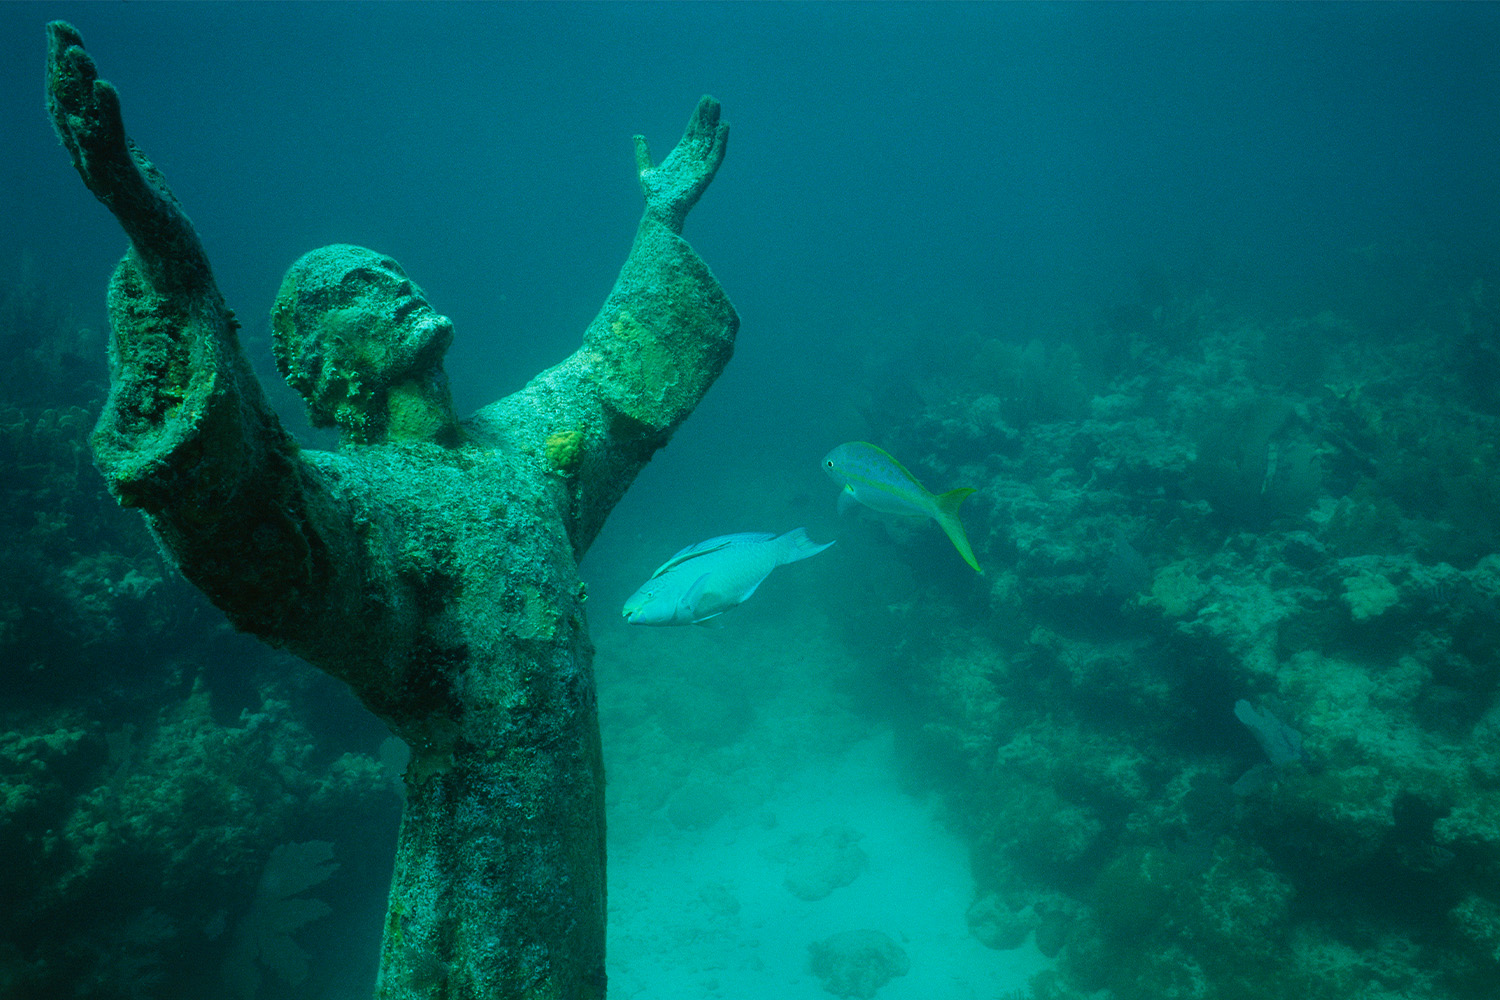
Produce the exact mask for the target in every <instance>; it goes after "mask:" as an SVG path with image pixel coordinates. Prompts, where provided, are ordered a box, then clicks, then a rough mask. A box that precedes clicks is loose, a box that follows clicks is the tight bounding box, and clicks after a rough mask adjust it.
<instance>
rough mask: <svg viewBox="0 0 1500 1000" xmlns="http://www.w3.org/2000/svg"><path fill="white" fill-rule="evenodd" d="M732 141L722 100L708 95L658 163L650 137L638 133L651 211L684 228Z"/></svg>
mask: <svg viewBox="0 0 1500 1000" xmlns="http://www.w3.org/2000/svg"><path fill="white" fill-rule="evenodd" d="M728 141H729V123H728V122H721V121H719V102H718V101H716V100H714V99H713V98H712V97H707V96H705V97H703V98H701V99H700V100H699V101H698V107H697V108H695V109H694V111H693V117H692V118H691V119H689V120H688V125H687V130H686V131H684V132H683V133H682V138H681V139H679V140H678V141H677V145H676V146H674V147H673V148H672V151H671V152H670V153H668V154H667V158H666V159H664V160H662V161H661V163H659V164H657V165H656V166H652V165H651V150H650V149H648V148H647V147H646V137H645V136H640V135H638V136H636V137H635V165H636V169H637V170H638V171H639V172H640V177H641V190H642V191H644V192H645V194H646V211H647V213H648V214H650V215H654V216H656V217H657V218H659V219H661V221H662V222H664V223H665V224H666V225H667V226H668V227H669V228H670V229H671V230H672V231H673V232H674V233H680V232H682V223H683V221H684V220H685V219H686V218H687V214H688V210H689V209H691V208H692V207H693V206H694V205H695V204H697V202H698V198H699V196H701V195H702V194H703V191H704V189H706V188H707V187H708V184H709V182H710V181H712V180H713V179H714V174H715V173H717V172H718V169H719V164H721V163H723V162H724V148H725V145H726V143H727V142H728Z"/></svg>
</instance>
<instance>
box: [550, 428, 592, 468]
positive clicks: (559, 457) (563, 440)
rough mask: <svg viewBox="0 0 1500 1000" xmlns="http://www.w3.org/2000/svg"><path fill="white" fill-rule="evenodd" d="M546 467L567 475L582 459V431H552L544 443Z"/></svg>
mask: <svg viewBox="0 0 1500 1000" xmlns="http://www.w3.org/2000/svg"><path fill="white" fill-rule="evenodd" d="M545 450H546V454H547V467H548V468H549V469H551V470H552V471H553V472H560V473H562V474H563V475H568V474H570V473H572V472H573V471H574V470H576V469H577V468H578V464H579V463H580V462H582V461H583V431H553V432H552V433H551V434H548V435H547V443H546V445H545Z"/></svg>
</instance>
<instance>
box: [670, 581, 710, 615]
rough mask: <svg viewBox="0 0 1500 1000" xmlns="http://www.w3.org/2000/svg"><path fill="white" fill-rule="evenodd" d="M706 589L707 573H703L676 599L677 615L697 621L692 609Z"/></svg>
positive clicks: (701, 598)
mask: <svg viewBox="0 0 1500 1000" xmlns="http://www.w3.org/2000/svg"><path fill="white" fill-rule="evenodd" d="M707 589H708V574H707V573H704V574H703V575H702V576H700V577H698V579H696V580H694V581H693V585H692V586H691V587H689V588H688V589H687V590H684V591H683V592H682V596H681V597H679V598H678V599H677V613H678V615H680V616H681V617H683V618H686V619H687V620H688V621H698V620H699V619H698V617H697V615H696V614H695V613H694V611H693V609H694V608H696V607H697V606H698V602H700V601H701V600H703V594H704V592H705V591H706V590H707Z"/></svg>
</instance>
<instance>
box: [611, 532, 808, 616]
mask: <svg viewBox="0 0 1500 1000" xmlns="http://www.w3.org/2000/svg"><path fill="white" fill-rule="evenodd" d="M832 544H833V543H832V542H828V543H827V544H824V545H819V544H818V543H817V542H814V541H813V540H812V539H810V538H808V537H807V529H806V528H796V529H794V530H792V531H788V532H787V533H786V534H784V535H781V536H776V535H769V534H759V533H749V534H741V535H720V536H718V537H717V538H710V539H708V540H707V541H704V542H699V543H698V544H697V545H689V546H688V547H687V548H685V549H683V550H682V551H681V552H679V553H677V554H676V555H675V556H673V557H672V558H670V559H668V560H667V561H666V562H664V563H662V564H661V567H660V568H658V569H657V571H656V572H655V573H652V574H651V579H649V580H647V581H646V582H645V583H644V584H642V585H641V588H640V589H639V590H637V591H636V592H635V593H634V594H631V595H630V599H629V600H628V601H626V602H625V608H624V610H623V611H622V614H624V616H625V620H626V621H627V622H629V623H630V624H632V625H692V624H695V623H697V622H701V621H707V620H708V619H710V618H713V617H715V616H716V615H722V614H723V613H724V612H726V611H728V610H729V609H730V608H733V607H736V606H738V605H740V604H743V603H744V602H745V601H746V600H747V599H749V597H750V595H751V594H753V593H755V588H757V587H759V586H760V584H761V581H762V580H764V579H765V578H766V577H767V576H769V575H770V574H771V571H772V570H773V569H775V568H776V567H777V566H782V565H785V564H786V563H789V562H796V561H797V560H799V559H806V558H807V557H808V556H815V555H817V554H818V553H819V552H822V551H823V550H824V549H826V548H828V546H829V545H832Z"/></svg>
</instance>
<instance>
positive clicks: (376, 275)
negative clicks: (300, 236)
mask: <svg viewBox="0 0 1500 1000" xmlns="http://www.w3.org/2000/svg"><path fill="white" fill-rule="evenodd" d="M271 332H272V335H273V341H274V345H273V346H274V348H275V351H276V363H277V366H278V367H279V368H280V369H281V373H282V375H283V376H285V378H286V380H287V382H288V383H290V384H291V386H292V388H294V389H296V390H297V391H298V392H300V393H301V394H302V396H303V398H304V399H306V400H307V404H308V413H309V416H310V417H311V418H312V421H313V423H314V424H317V425H319V426H326V425H329V424H338V425H339V426H341V427H345V428H346V429H353V428H357V427H358V426H359V424H360V423H361V421H363V420H366V419H368V416H369V414H370V413H372V412H374V411H375V410H376V409H378V408H379V406H380V405H381V404H382V402H383V396H384V393H385V392H386V391H387V390H389V389H390V388H391V387H392V386H395V385H398V384H400V383H401V382H404V381H407V380H408V379H413V378H426V377H439V376H440V374H441V371H442V363H443V355H444V353H446V352H447V350H448V345H449V344H450V343H451V342H452V340H453V323H452V321H450V320H449V319H448V318H447V317H446V316H440V315H438V314H437V313H435V312H433V311H432V307H431V306H429V305H428V304H427V300H426V299H425V298H423V297H422V293H421V290H420V289H418V288H417V287H416V286H415V285H414V284H412V281H411V279H410V278H408V277H407V276H406V272H405V271H403V270H402V269H401V265H399V264H397V263H396V262H395V261H394V260H392V259H391V258H389V257H387V256H385V255H383V254H378V253H376V252H375V251H373V250H366V249H365V248H364V247H355V246H348V245H344V244H338V245H335V246H330V247H323V248H321V249H318V250H314V251H312V252H311V253H308V254H304V255H303V256H302V257H301V258H300V259H299V260H298V261H297V263H295V264H293V265H292V267H291V269H290V270H289V271H287V274H286V277H285V278H283V279H282V282H281V291H280V292H278V293H277V296H276V305H275V307H274V308H273V309H272V311H271Z"/></svg>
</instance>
